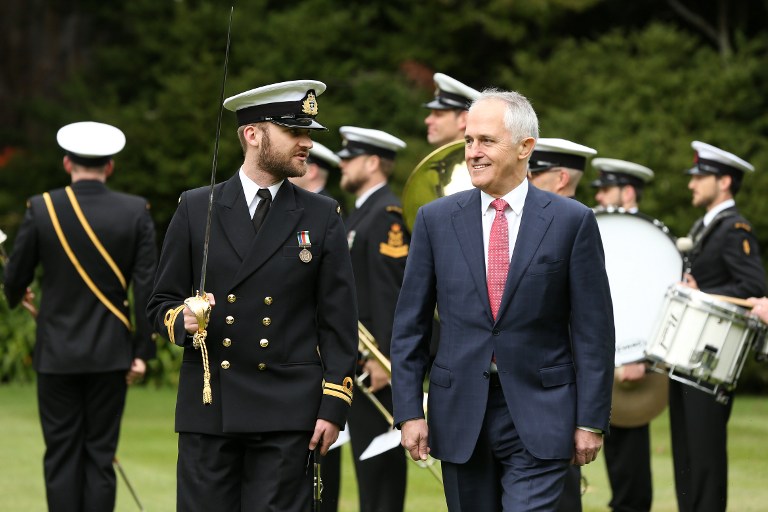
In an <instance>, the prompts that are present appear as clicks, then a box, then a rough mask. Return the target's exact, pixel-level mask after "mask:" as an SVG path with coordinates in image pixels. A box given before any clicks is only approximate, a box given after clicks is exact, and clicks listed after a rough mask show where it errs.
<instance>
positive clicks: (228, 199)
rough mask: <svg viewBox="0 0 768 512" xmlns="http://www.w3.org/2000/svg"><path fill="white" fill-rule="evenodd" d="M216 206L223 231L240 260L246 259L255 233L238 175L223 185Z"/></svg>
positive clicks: (215, 202)
mask: <svg viewBox="0 0 768 512" xmlns="http://www.w3.org/2000/svg"><path fill="white" fill-rule="evenodd" d="M214 206H215V208H216V218H217V219H218V222H219V225H220V227H221V230H222V231H223V232H224V234H225V235H226V237H227V240H229V243H230V244H232V247H233V248H234V249H235V252H236V253H237V255H238V256H240V259H241V260H243V259H245V255H246V254H247V252H248V248H249V247H250V246H251V242H252V241H253V236H254V233H253V223H251V219H250V215H249V212H248V205H247V204H245V194H244V193H243V186H242V184H241V183H240V178H239V177H238V175H237V174H235V175H234V176H233V177H232V178H230V179H229V180H227V181H226V182H225V183H224V184H223V185H222V188H221V193H220V194H219V196H218V197H217V198H216V200H215V201H214Z"/></svg>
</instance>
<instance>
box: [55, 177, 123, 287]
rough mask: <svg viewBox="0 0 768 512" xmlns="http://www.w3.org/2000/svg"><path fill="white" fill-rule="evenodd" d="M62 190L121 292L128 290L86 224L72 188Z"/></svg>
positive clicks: (111, 260)
mask: <svg viewBox="0 0 768 512" xmlns="http://www.w3.org/2000/svg"><path fill="white" fill-rule="evenodd" d="M64 190H66V192H67V196H69V202H70V203H72V209H73V210H75V215H77V218H78V219H79V220H80V224H82V225H83V229H84V230H85V232H86V233H88V238H90V239H91V242H93V245H95V246H96V249H97V250H98V251H99V254H101V257H102V258H104V261H106V262H107V265H109V268H111V269H112V272H114V273H115V276H117V279H118V281H120V284H121V285H123V290H125V289H126V288H128V285H127V284H126V283H125V277H123V273H122V272H120V269H119V268H118V266H117V263H115V260H113V259H112V256H110V255H109V253H108V252H107V250H106V249H105V248H104V246H103V245H101V242H100V241H99V239H98V238H97V237H96V233H94V232H93V229H92V228H91V225H90V224H89V223H88V219H86V218H85V215H83V210H81V209H80V203H78V202H77V197H75V192H74V191H73V190H72V187H69V186H67V187H65V188H64Z"/></svg>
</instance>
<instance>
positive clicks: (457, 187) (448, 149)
mask: <svg viewBox="0 0 768 512" xmlns="http://www.w3.org/2000/svg"><path fill="white" fill-rule="evenodd" d="M472 187H473V185H472V179H471V178H470V176H469V172H468V171H467V163H466V161H465V160H464V141H463V140H459V141H455V142H449V143H448V144H446V145H444V146H441V147H439V148H437V149H436V150H434V151H432V152H431V153H430V154H428V155H427V156H426V157H424V159H423V160H422V161H421V162H419V164H418V165H417V166H416V167H415V168H414V169H413V171H411V175H410V176H409V177H408V181H406V182H405V186H404V187H403V219H404V220H405V225H406V226H408V229H410V230H413V223H414V222H415V221H416V212H418V210H419V207H421V206H424V205H425V204H427V203H429V202H430V201H433V200H435V199H438V198H440V197H445V196H449V195H451V194H453V193H454V192H461V191H462V190H469V189H471V188H472Z"/></svg>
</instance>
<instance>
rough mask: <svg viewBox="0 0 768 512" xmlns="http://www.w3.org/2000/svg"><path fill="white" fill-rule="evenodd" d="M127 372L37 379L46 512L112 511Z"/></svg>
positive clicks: (38, 376) (53, 375)
mask: <svg viewBox="0 0 768 512" xmlns="http://www.w3.org/2000/svg"><path fill="white" fill-rule="evenodd" d="M125 373H126V372H125V371H118V372H108V373H87V374H76V375H66V374H50V373H39V374H38V375H37V400H38V407H39V409H40V423H41V425H42V428H43V438H44V439H45V456H44V459H43V467H44V473H45V490H46V496H47V499H48V510H49V511H50V512H80V511H97V510H98V511H109V510H114V508H115V487H116V479H115V470H114V468H113V467H112V461H113V459H114V457H115V452H116V450H117V440H118V438H119V436H120V419H121V418H122V415H123V407H124V406H125V394H126V389H127V385H126V383H125Z"/></svg>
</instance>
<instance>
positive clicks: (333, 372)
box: [315, 205, 357, 427]
mask: <svg viewBox="0 0 768 512" xmlns="http://www.w3.org/2000/svg"><path fill="white" fill-rule="evenodd" d="M315 292H316V301H317V328H318V340H319V351H320V358H321V360H322V362H323V380H324V384H323V398H322V400H321V402H320V409H319V411H318V415H317V417H318V418H320V419H324V420H328V421H331V422H333V423H335V424H337V425H339V426H340V427H343V426H344V423H345V422H346V419H347V415H348V413H349V406H350V405H351V403H352V388H353V385H352V382H353V376H354V372H355V365H356V362H357V297H356V294H355V280H354V276H353V274H352V261H351V259H350V256H349V248H348V246H347V239H346V236H345V231H344V225H343V223H342V221H341V217H339V215H338V214H337V212H336V206H335V205H334V207H333V208H332V209H329V213H328V229H327V231H326V233H325V241H324V243H323V252H322V259H321V262H320V270H319V275H318V284H317V287H316V289H315Z"/></svg>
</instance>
